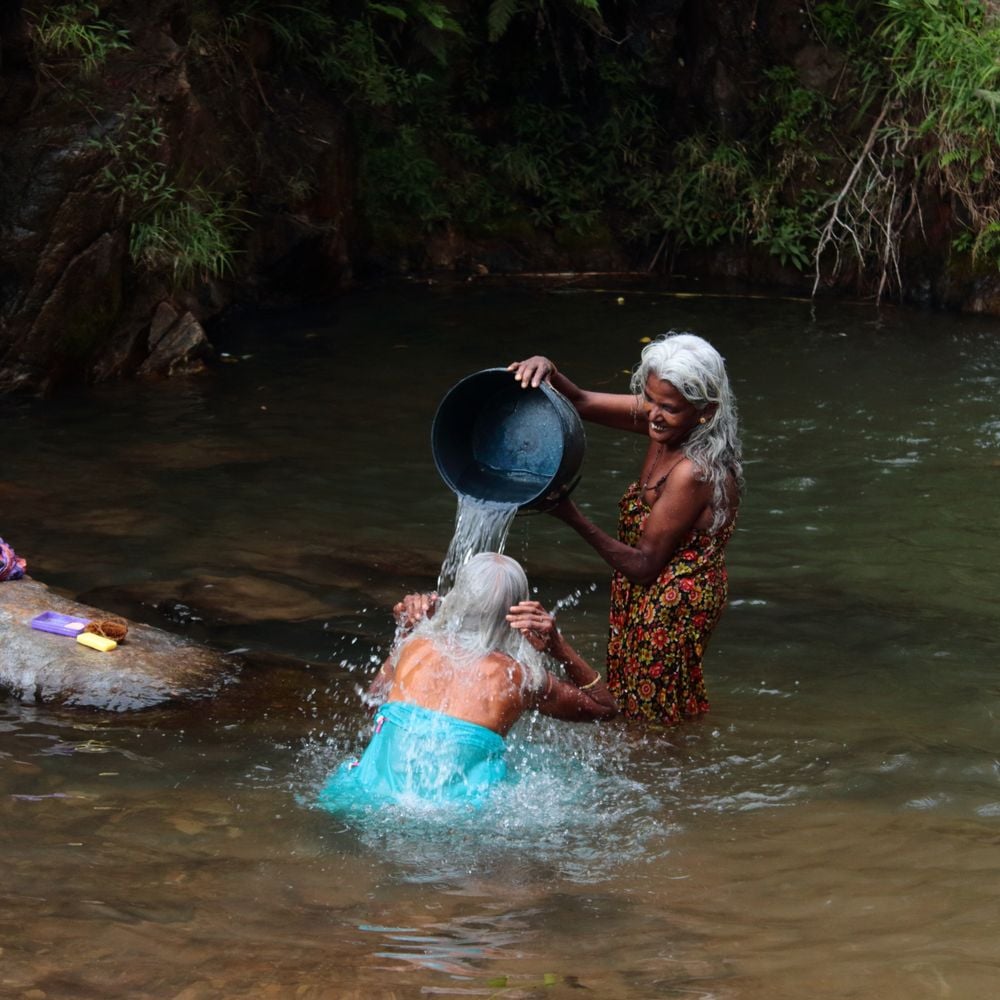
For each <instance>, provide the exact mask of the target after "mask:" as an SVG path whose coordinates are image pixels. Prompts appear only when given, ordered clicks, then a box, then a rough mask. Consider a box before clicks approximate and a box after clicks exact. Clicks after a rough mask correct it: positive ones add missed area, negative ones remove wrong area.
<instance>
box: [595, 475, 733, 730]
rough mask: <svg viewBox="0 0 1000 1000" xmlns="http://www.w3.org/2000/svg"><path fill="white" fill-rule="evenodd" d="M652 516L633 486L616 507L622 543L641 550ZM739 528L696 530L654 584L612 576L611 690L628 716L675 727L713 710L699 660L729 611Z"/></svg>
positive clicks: (609, 664) (609, 668)
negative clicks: (733, 541)
mask: <svg viewBox="0 0 1000 1000" xmlns="http://www.w3.org/2000/svg"><path fill="white" fill-rule="evenodd" d="M649 511H650V508H649V505H648V504H647V503H646V502H645V500H644V499H643V497H642V491H641V489H640V487H639V484H638V483H632V485H631V486H629V488H628V489H627V490H626V491H625V494H624V496H623V497H622V499H621V501H620V503H619V520H618V539H619V541H621V542H624V543H625V544H626V545H630V546H633V547H635V546H637V545H638V544H639V539H640V537H641V535H642V528H643V525H644V524H645V523H646V518H647V517H648V516H649ZM734 527H735V521H731V522H730V523H729V524H727V525H726V526H725V527H723V528H721V529H720V530H719V531H717V532H716V533H715V534H712V533H710V532H708V531H705V530H702V529H699V528H694V529H692V530H691V531H690V532H689V533H688V535H687V536H686V537H685V538H684V539H683V540H682V541H681V543H680V545H678V547H677V550H676V551H675V552H674V554H673V556H672V557H671V559H670V561H669V562H668V563H667V565H666V566H665V567H664V568H663V570H662V572H661V573H660V575H659V576H658V577H657V578H656V580H655V581H654V582H653V583H651V584H648V585H642V584H637V583H631V582H629V580H627V579H626V578H625V577H624V576H623V575H622V574H621V573H618V572H616V573H615V574H614V575H613V577H612V579H611V615H610V622H609V635H608V687H609V688H610V689H611V692H612V694H613V695H614V696H615V698H616V699H617V700H618V704H619V705H620V706H621V709H622V713H623V714H624V715H625V716H626V717H628V718H632V719H646V720H648V721H652V722H660V723H665V724H667V725H674V724H675V723H678V722H680V721H681V720H682V719H684V718H686V717H690V716H695V715H700V714H701V713H703V712H707V711H708V709H709V704H708V697H707V696H706V694H705V682H704V677H703V674H702V662H701V661H702V657H703V656H704V654H705V647H706V646H707V645H708V640H709V637H710V636H711V634H712V629H713V628H714V627H715V625H716V622H718V620H719V617H720V615H721V614H722V611H723V609H724V608H725V606H726V598H727V596H728V593H729V581H728V576H727V573H726V563H725V549H726V545H727V543H728V542H729V539H730V538H731V537H732V534H733V530H734Z"/></svg>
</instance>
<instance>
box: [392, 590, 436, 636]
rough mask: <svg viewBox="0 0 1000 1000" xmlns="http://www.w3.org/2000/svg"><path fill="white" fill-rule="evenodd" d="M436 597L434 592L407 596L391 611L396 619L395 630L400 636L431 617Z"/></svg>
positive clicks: (434, 608)
mask: <svg viewBox="0 0 1000 1000" xmlns="http://www.w3.org/2000/svg"><path fill="white" fill-rule="evenodd" d="M437 603H438V595H437V593H435V592H431V593H429V594H407V595H406V597H404V598H403V599H402V600H401V601H400V602H399V603H398V604H397V605H395V607H393V609H392V615H393V617H394V618H395V619H396V628H397V629H399V632H400V634H402V635H405V634H406V633H407V632H409V631H411V630H412V629H413V628H414V626H415V625H416V624H417V623H418V622H420V621H422V620H423V619H424V618H430V617H432V616H433V614H434V611H435V610H436V608H437Z"/></svg>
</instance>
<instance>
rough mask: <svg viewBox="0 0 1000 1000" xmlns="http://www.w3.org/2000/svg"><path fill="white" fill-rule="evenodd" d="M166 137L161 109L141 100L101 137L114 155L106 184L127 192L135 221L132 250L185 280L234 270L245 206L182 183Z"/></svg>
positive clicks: (136, 257) (128, 211)
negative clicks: (170, 163) (166, 155)
mask: <svg viewBox="0 0 1000 1000" xmlns="http://www.w3.org/2000/svg"><path fill="white" fill-rule="evenodd" d="M164 138H165V133H164V130H163V127H162V125H161V123H160V122H159V120H158V118H157V117H156V115H155V113H154V111H153V109H152V108H150V107H149V106H148V105H146V104H143V103H142V102H141V101H139V100H133V102H132V103H131V105H130V106H129V109H128V113H127V115H126V116H125V118H124V120H123V121H122V122H121V123H120V124H119V126H118V128H117V129H115V130H114V131H112V132H110V133H109V134H107V135H106V136H104V137H103V138H101V139H96V140H94V141H93V144H94V145H95V146H96V147H97V148H99V149H101V150H102V151H103V152H104V153H106V154H107V155H108V157H109V160H108V163H107V165H106V166H105V167H104V168H103V171H102V182H103V184H104V187H105V188H106V189H107V190H109V191H112V192H114V193H115V194H117V195H118V196H119V197H120V198H121V202H122V207H123V211H124V213H125V215H126V217H127V218H129V219H130V221H131V228H130V235H129V253H130V256H131V257H132V260H133V261H134V262H135V263H136V264H138V265H140V266H142V267H147V268H149V269H151V270H166V271H168V272H169V273H170V274H171V276H172V278H173V280H174V282H175V284H176V285H178V286H181V287H183V286H189V285H191V284H192V283H194V282H195V281H196V280H199V279H200V280H204V279H207V278H210V277H216V278H220V277H224V276H225V275H227V274H231V273H232V271H233V268H234V263H235V260H236V257H237V254H238V250H237V248H236V238H237V235H238V232H239V231H240V230H241V229H244V228H246V223H245V221H244V216H245V213H244V212H242V211H241V210H239V209H238V208H237V207H235V206H232V205H228V204H226V203H225V202H224V201H223V199H222V198H221V196H219V195H218V194H216V193H215V192H213V191H211V190H210V189H208V188H206V187H204V186H203V185H200V184H194V185H192V186H190V187H187V188H181V187H178V186H176V185H175V184H174V183H173V182H172V181H171V179H170V174H169V171H168V167H167V164H166V163H165V162H164V160H163V159H162V158H161V155H160V150H161V146H162V143H163V140H164Z"/></svg>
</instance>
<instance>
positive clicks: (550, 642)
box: [320, 552, 618, 809]
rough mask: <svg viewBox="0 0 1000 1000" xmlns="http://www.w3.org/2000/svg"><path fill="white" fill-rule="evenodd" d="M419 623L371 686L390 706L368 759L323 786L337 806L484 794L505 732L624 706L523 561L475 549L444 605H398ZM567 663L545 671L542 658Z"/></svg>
mask: <svg viewBox="0 0 1000 1000" xmlns="http://www.w3.org/2000/svg"><path fill="white" fill-rule="evenodd" d="M396 610H397V613H398V614H401V615H403V617H404V620H403V627H404V629H410V630H409V631H408V632H407V634H406V635H404V637H403V638H402V639H400V640H399V642H398V643H397V644H396V646H395V648H394V649H393V651H392V653H391V654H390V655H389V658H388V659H387V660H386V662H385V663H384V664H383V666H382V669H381V670H380V671H379V673H378V675H377V676H376V678H375V680H374V681H373V682H372V685H371V687H370V688H369V695H370V696H371V697H372V699H374V700H375V701H376V702H381V703H382V704H381V707H380V708H379V710H378V711H377V713H376V716H375V728H374V733H373V734H372V738H371V742H370V743H369V744H368V747H367V749H366V750H365V752H364V754H363V756H362V757H361V759H360V760H359V761H355V762H351V763H349V764H344V765H342V766H341V767H340V768H339V769H338V770H337V771H336V772H335V773H334V774H333V775H332V776H331V777H330V778H329V780H328V781H327V783H326V785H325V786H324V787H323V789H322V791H321V793H320V804H321V805H323V806H325V807H327V808H334V809H340V808H350V807H352V806H358V805H364V804H381V803H386V802H397V801H400V800H405V799H408V798H411V799H412V798H416V799H422V800H429V801H433V802H446V801H450V802H471V803H476V802H478V801H480V800H481V799H482V798H483V796H484V795H485V794H486V793H487V792H488V791H489V789H490V788H491V787H492V786H493V785H495V784H496V783H497V782H498V781H500V780H501V779H502V778H503V777H504V775H505V774H506V763H505V759H504V758H505V751H506V744H505V742H504V736H505V735H506V734H507V733H508V732H509V731H510V729H511V727H512V726H513V725H514V723H515V722H517V720H518V719H519V718H520V717H521V715H522V714H523V713H524V712H525V711H527V710H529V709H533V708H537V709H538V711H540V712H542V713H543V714H544V715H549V716H552V717H553V718H556V719H565V720H567V721H571V722H572V721H585V720H593V719H609V718H612V717H613V716H614V715H616V714H617V712H618V706H617V705H616V703H615V700H614V698H613V697H612V695H611V692H610V691H609V690H608V688H607V685H606V684H605V683H604V681H603V680H602V678H601V676H600V674H598V673H597V671H595V670H594V669H593V668H592V667H590V666H588V664H587V663H586V661H585V660H583V658H582V657H580V656H579V654H578V653H577V652H576V651H575V650H574V649H573V648H572V647H571V646H570V645H569V643H568V642H567V641H566V640H565V639H564V638H563V636H562V633H561V632H560V631H559V630H558V629H557V628H556V625H555V621H554V619H553V618H552V616H551V615H550V614H548V612H547V611H546V610H545V609H544V608H543V607H542V606H541V604H539V603H538V602H537V601H529V600H528V580H527V577H526V576H525V574H524V570H523V569H521V566H520V565H519V564H518V563H517V562H516V561H515V560H513V559H511V558H509V557H507V556H502V555H499V554H497V553H493V552H484V553H481V554H479V555H476V556H473V557H472V559H470V560H469V561H468V562H467V563H466V564H465V565H464V566H463V567H462V568H461V569H460V570H459V571H458V574H457V575H456V578H455V585H454V587H453V588H452V589H451V591H450V592H449V593H448V594H447V596H445V597H444V598H442V599H441V600H440V602H437V603H436V606H435V601H434V600H433V599H432V598H430V597H428V596H427V595H422V596H420V595H411V596H410V597H408V598H406V600H404V601H403V602H402V603H401V604H399V605H397V607H396ZM542 653H547V654H548V655H549V656H551V657H552V658H553V659H555V660H557V661H559V662H560V663H562V664H563V665H564V666H565V670H566V676H567V678H568V681H567V680H561V679H560V678H558V677H556V676H555V675H554V674H552V673H550V672H549V671H548V670H546V668H545V666H544V665H543V658H542V656H541V655H540V654H542Z"/></svg>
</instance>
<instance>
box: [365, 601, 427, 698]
mask: <svg viewBox="0 0 1000 1000" xmlns="http://www.w3.org/2000/svg"><path fill="white" fill-rule="evenodd" d="M437 602H438V595H437V593H436V592H433V591H432V592H431V593H429V594H407V595H406V596H405V597H404V598H403V599H402V600H401V601H400V602H399V603H398V604H396V605H394V606H393V609H392V616H393V618H395V620H396V639H395V641H394V642H393V648H392V652H391V653H390V654H389V656H388V657H387V658H386V660H385V662H384V663H383V664H382V666H381V667H379V671H378V673H377V674H376V675H375V676H374V677H373V678H372V682H371V684H369V685H368V690H367V691H366V692H365V698H366V699H368V700H369V701H370V702H372V703H377V704H381V703H382V702H383V701H385V699H386V698H387V697H388V695H389V690H390V689H391V688H392V682H393V680H394V679H395V676H396V653H397V652H398V649H399V644H400V642H401V641H402V640H403V639H405V638H406V637H407V636H408V635H409V634H410V633H411V632H412V631H413V629H414V627H415V626H416V625H417V623H418V622H420V621H421V619H423V618H430V617H431V616H432V615H433V614H434V611H435V610H436V608H437Z"/></svg>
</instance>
